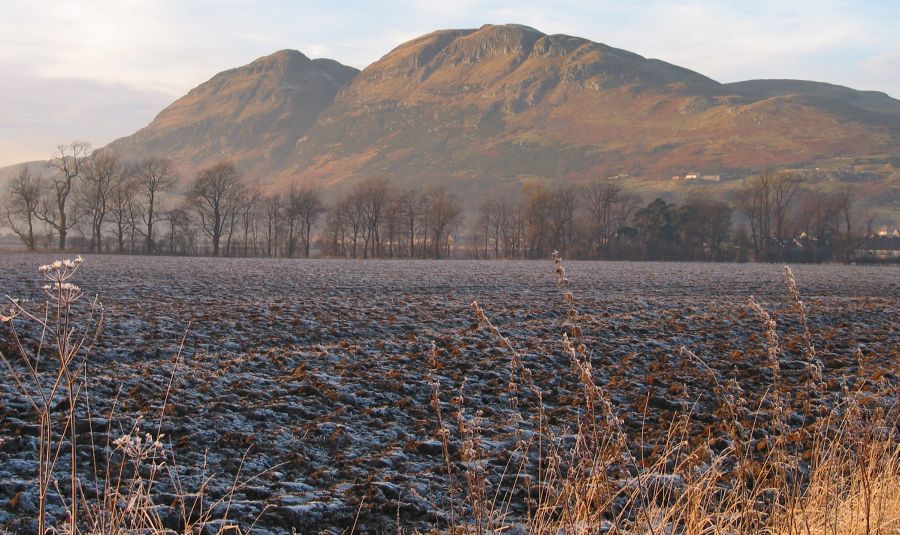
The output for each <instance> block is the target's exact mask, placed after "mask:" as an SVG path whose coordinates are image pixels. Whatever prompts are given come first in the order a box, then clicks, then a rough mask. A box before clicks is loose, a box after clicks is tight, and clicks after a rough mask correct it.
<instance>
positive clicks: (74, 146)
mask: <svg viewBox="0 0 900 535" xmlns="http://www.w3.org/2000/svg"><path fill="white" fill-rule="evenodd" d="M56 150H57V152H56V155H55V156H53V157H52V158H50V162H49V163H50V165H51V166H52V167H54V168H56V172H55V173H53V174H52V175H50V184H49V185H50V197H49V198H46V199H44V201H43V202H42V203H41V207H40V209H39V210H38V212H37V213H36V215H37V218H38V219H40V220H41V221H43V222H45V223H47V224H48V225H50V226H51V227H52V228H53V229H54V230H55V231H56V233H57V235H58V236H59V249H60V250H63V249H65V248H66V236H67V235H68V233H69V229H70V228H72V227H74V226H75V223H76V217H75V215H74V214H70V213H69V212H70V206H69V197H70V196H71V195H72V192H73V190H74V188H75V179H77V178H78V177H80V176H81V174H82V173H83V172H84V167H85V165H86V164H87V162H88V161H89V160H90V158H91V144H90V143H88V142H86V141H73V142H72V143H69V144H68V145H59V146H58V147H57V148H56Z"/></svg>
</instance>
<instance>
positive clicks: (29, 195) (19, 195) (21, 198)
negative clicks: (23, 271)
mask: <svg viewBox="0 0 900 535" xmlns="http://www.w3.org/2000/svg"><path fill="white" fill-rule="evenodd" d="M6 194H7V198H8V200H7V203H6V222H7V224H8V225H9V227H10V228H11V229H12V231H13V232H14V233H15V234H16V236H18V237H19V239H20V240H22V243H23V244H25V247H26V248H27V249H28V250H29V251H34V249H35V239H34V226H35V224H36V223H37V211H38V208H39V207H40V202H41V179H40V177H39V176H35V175H33V174H31V171H29V170H28V167H27V166H25V167H23V168H22V170H21V171H19V174H18V175H16V176H15V177H14V178H13V179H12V180H10V181H9V184H7V186H6Z"/></svg>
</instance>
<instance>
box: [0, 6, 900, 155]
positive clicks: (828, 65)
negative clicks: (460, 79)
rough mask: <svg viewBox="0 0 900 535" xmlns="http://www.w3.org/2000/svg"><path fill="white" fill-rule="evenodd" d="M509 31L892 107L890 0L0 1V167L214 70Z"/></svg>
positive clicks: (898, 47) (160, 101)
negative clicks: (273, 56) (502, 27)
mask: <svg viewBox="0 0 900 535" xmlns="http://www.w3.org/2000/svg"><path fill="white" fill-rule="evenodd" d="M488 23H490V24H503V23H519V24H525V25H528V26H532V27H534V28H537V29H538V30H541V31H542V32H544V33H548V34H551V33H564V34H569V35H576V36H579V37H585V38H588V39H591V40H593V41H597V42H601V43H605V44H607V45H610V46H614V47H618V48H624V49H627V50H630V51H632V52H636V53H638V54H641V55H642V56H646V57H651V58H658V59H662V60H664V61H668V62H670V63H674V64H677V65H680V66H682V67H687V68H689V69H693V70H695V71H698V72H700V73H702V74H704V75H706V76H709V77H711V78H714V79H716V80H719V81H721V82H734V81H739V80H748V79H756V78H796V79H807V80H816V81H822V82H829V83H834V84H840V85H846V86H849V87H853V88H855V89H866V90H878V91H884V92H886V93H888V94H889V95H891V96H893V97H895V98H900V37H898V34H897V31H898V30H897V29H898V28H900V1H898V0H882V1H874V0H857V1H849V0H847V1H844V0H814V1H812V0H754V1H724V0H685V1H661V0H631V1H629V0H609V1H607V0H581V1H574V0H555V1H549V0H547V1H543V2H540V1H532V0H515V1H500V0H483V1H475V0H383V1H363V0H331V1H315V0H303V1H299V0H298V1H288V0H252V1H251V0H42V1H39V2H35V1H33V0H3V2H2V4H0V167H2V166H5V165H10V164H14V163H18V162H22V161H26V160H36V159H46V158H48V157H49V156H50V155H51V154H52V153H53V151H54V148H55V147H56V146H57V145H58V144H60V143H66V142H70V141H73V140H76V139H79V140H87V141H90V142H91V143H93V145H94V146H95V147H100V146H103V145H105V144H106V143H108V142H110V141H112V140H113V139H115V138H118V137H121V136H125V135H129V134H131V133H133V132H134V131H136V130H138V129H139V128H141V127H143V126H145V125H146V124H147V123H149V122H150V121H151V120H152V119H153V117H154V116H155V115H156V114H157V113H158V112H159V111H160V110H162V109H163V108H164V107H165V106H166V105H168V104H170V103H171V102H173V101H174V100H176V99H177V98H179V97H180V96H182V95H184V94H185V93H186V92H187V91H188V90H190V89H191V88H192V87H195V86H197V85H199V84H200V83H202V82H204V81H205V80H207V79H209V78H211V77H212V76H213V75H214V74H216V73H217V72H220V71H223V70H226V69H229V68H233V67H237V66H239V65H244V64H247V63H249V62H251V61H253V60H254V59H256V58H258V57H260V56H264V55H267V54H270V53H272V52H274V51H277V50H281V49H285V48H292V49H297V50H300V51H301V52H303V53H305V54H306V55H307V56H310V57H313V58H318V57H327V58H331V59H335V60H337V61H340V62H341V63H345V64H347V65H352V66H354V67H358V68H363V67H365V66H366V65H368V64H369V63H371V62H373V61H375V60H377V59H378V58H380V57H381V56H383V55H384V54H386V53H387V52H389V51H390V50H391V49H392V48H394V47H395V46H397V45H399V44H401V43H402V42H404V41H407V40H409V39H412V38H414V37H417V36H419V35H422V34H425V33H428V32H431V31H434V30H437V29H446V28H477V27H479V26H481V25H483V24H488Z"/></svg>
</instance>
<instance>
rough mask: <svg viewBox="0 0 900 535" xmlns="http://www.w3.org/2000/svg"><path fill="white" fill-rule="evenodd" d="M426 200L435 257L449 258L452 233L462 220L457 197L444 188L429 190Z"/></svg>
mask: <svg viewBox="0 0 900 535" xmlns="http://www.w3.org/2000/svg"><path fill="white" fill-rule="evenodd" d="M426 198H427V205H428V214H429V216H428V217H429V219H428V220H429V226H430V227H431V235H432V246H433V251H434V257H435V258H442V257H444V256H449V254H450V245H451V239H452V234H451V233H452V231H453V230H454V228H455V227H456V225H458V224H459V223H460V221H461V219H462V208H461V207H460V205H459V202H458V201H457V200H456V197H454V196H453V194H451V193H450V192H449V191H447V189H446V188H444V187H436V188H433V189H431V190H429V191H428V194H427V197H426Z"/></svg>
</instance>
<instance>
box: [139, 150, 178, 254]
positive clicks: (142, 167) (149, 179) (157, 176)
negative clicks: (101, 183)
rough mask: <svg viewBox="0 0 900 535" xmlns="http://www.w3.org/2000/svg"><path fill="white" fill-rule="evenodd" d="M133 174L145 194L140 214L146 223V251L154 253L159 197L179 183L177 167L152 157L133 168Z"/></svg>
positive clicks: (170, 162) (166, 159) (167, 160)
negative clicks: (176, 172)
mask: <svg viewBox="0 0 900 535" xmlns="http://www.w3.org/2000/svg"><path fill="white" fill-rule="evenodd" d="M132 174H133V175H134V177H135V180H136V181H137V183H138V184H139V185H140V190H141V191H142V193H143V197H144V199H143V203H142V204H140V205H138V213H139V214H140V216H141V219H142V220H143V223H144V230H142V231H141V233H142V234H143V235H144V251H145V252H147V253H152V252H153V251H154V250H155V249H156V243H155V242H154V241H153V227H154V225H155V224H156V223H157V221H158V219H159V218H160V213H161V212H160V210H158V206H157V205H158V202H159V196H160V194H161V193H163V192H166V191H169V190H170V189H171V188H172V187H173V186H174V185H175V183H176V182H177V181H178V176H177V175H176V174H175V165H174V164H173V163H172V160H170V159H168V158H160V157H156V156H152V157H150V158H145V159H143V160H141V161H140V162H138V164H137V165H135V166H134V167H133V168H132Z"/></svg>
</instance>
